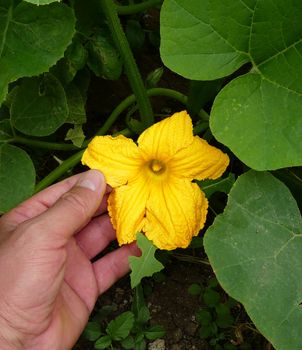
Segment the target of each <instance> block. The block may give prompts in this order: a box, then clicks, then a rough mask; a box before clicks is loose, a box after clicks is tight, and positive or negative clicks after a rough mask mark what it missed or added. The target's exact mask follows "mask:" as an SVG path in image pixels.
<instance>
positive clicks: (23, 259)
mask: <svg viewBox="0 0 302 350" xmlns="http://www.w3.org/2000/svg"><path fill="white" fill-rule="evenodd" d="M107 196H108V193H106V184H105V180H104V177H103V176H102V174H101V173H100V172H98V171H96V170H90V171H87V172H86V173H83V174H79V175H76V176H73V177H71V178H68V179H66V180H64V181H62V182H60V183H58V184H55V185H53V186H51V187H49V188H48V189H46V190H44V191H42V192H40V193H38V194H37V195H35V196H33V197H32V198H30V199H28V200H27V201H25V202H24V203H22V204H21V205H19V206H18V207H16V208H15V209H13V210H11V211H10V212H9V213H7V214H5V215H3V216H2V217H1V218H0V348H1V350H12V349H13V350H17V349H22V350H27V349H30V350H35V349H39V350H66V349H70V348H71V347H72V346H73V345H74V343H75V342H76V340H77V339H78V337H79V336H80V334H81V332H82V330H83V329H84V327H85V325H86V323H87V321H88V317H89V314H90V312H91V311H92V309H93V307H94V304H95V302H96V299H97V297H98V296H99V295H100V294H102V293H103V292H104V291H105V290H106V289H108V288H109V287H110V286H111V285H112V284H113V283H114V282H115V281H116V280H117V279H118V278H120V277H122V276H123V275H124V274H126V273H127V272H128V269H129V265H128V256H129V255H138V254H139V250H138V248H137V247H136V245H134V244H132V245H127V246H123V247H121V248H119V249H117V250H116V251H114V252H111V253H109V254H107V255H105V256H104V257H103V258H101V259H99V260H97V261H96V262H94V263H91V262H90V259H92V258H93V257H95V256H96V255H97V254H98V253H100V252H101V251H102V250H103V249H104V248H105V247H106V246H107V245H108V244H109V243H110V242H111V241H112V240H114V239H115V232H114V230H113V228H112V226H111V223H110V221H109V217H108V215H107V214H104V213H105V212H106V207H107ZM101 214H103V215H101Z"/></svg>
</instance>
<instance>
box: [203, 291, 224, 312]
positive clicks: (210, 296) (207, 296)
mask: <svg viewBox="0 0 302 350" xmlns="http://www.w3.org/2000/svg"><path fill="white" fill-rule="evenodd" d="M203 301H204V302H205V304H206V305H208V306H209V307H214V306H216V305H217V304H218V303H219V302H220V294H219V293H218V292H216V291H215V290H213V289H212V288H206V289H205V292H204V293H203Z"/></svg>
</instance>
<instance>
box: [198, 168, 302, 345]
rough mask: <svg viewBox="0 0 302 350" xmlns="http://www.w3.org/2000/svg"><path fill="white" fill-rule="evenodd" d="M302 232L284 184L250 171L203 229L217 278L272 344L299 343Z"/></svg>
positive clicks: (291, 198) (294, 206) (300, 341)
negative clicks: (212, 220) (220, 210)
mask: <svg viewBox="0 0 302 350" xmlns="http://www.w3.org/2000/svg"><path fill="white" fill-rule="evenodd" d="M301 232H302V220H301V215H300V213H299V209H298V207H297V204H296V202H295V200H294V199H293V197H292V195H291V193H290V192H289V190H288V188H287V187H286V186H285V185H284V184H283V183H281V182H280V181H279V180H277V179H276V178H274V177H273V176H272V175H271V174H269V173H259V172H254V171H250V172H248V173H246V174H244V175H242V176H240V177H239V179H238V180H237V181H236V183H235V185H234V186H233V188H232V190H231V192H230V194H229V200H228V204H227V207H226V209H225V212H224V213H223V214H221V215H219V216H217V217H216V219H215V221H214V224H213V226H212V227H210V228H209V229H208V231H207V233H206V235H205V240H204V243H205V249H206V253H207V255H208V257H209V260H210V263H211V265H212V267H213V270H214V272H215V274H216V276H217V279H218V281H219V283H220V284H221V285H222V287H223V288H224V289H225V290H226V291H227V293H228V294H229V295H231V296H232V297H234V298H235V299H237V300H239V301H240V302H241V303H242V304H243V305H244V307H245V309H246V311H247V313H248V314H249V316H250V317H251V319H252V321H253V322H254V323H255V325H256V327H257V328H258V329H259V330H260V332H261V333H262V334H263V335H264V336H265V337H267V338H268V339H269V341H270V342H271V343H272V344H273V346H274V347H275V348H276V349H285V350H286V349H290V350H299V349H301V344H302V334H301V332H300V328H301V327H300V325H301V322H302V313H301V301H302V284H301V278H300V276H301V274H302V255H301V250H302V239H301V238H302V235H301Z"/></svg>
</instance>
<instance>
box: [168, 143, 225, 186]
mask: <svg viewBox="0 0 302 350" xmlns="http://www.w3.org/2000/svg"><path fill="white" fill-rule="evenodd" d="M229 161H230V160H229V157H228V156H227V154H225V153H223V152H222V151H220V150H219V149H218V148H216V147H213V146H210V145H209V144H208V143H207V141H205V140H203V139H201V138H200V137H199V136H195V137H194V140H193V142H192V144H191V145H190V146H188V147H186V148H183V149H181V150H180V151H178V152H177V153H176V154H175V155H174V157H173V158H172V159H171V160H170V161H169V163H168V165H167V167H168V168H169V171H171V173H172V174H173V175H174V176H177V177H181V178H187V179H189V180H193V179H196V180H204V179H217V178H218V177H219V176H221V175H222V174H223V173H224V171H225V169H226V168H227V166H228V165H229Z"/></svg>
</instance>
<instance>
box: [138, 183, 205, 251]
mask: <svg viewBox="0 0 302 350" xmlns="http://www.w3.org/2000/svg"><path fill="white" fill-rule="evenodd" d="M146 209H147V210H146V220H145V225H144V228H143V231H144V232H145V234H146V236H147V238H148V239H150V240H151V241H153V243H154V244H155V245H156V246H157V247H158V248H160V249H167V250H172V249H175V248H186V247H187V246H188V245H189V244H190V242H191V239H192V237H193V236H196V235H198V233H199V230H200V229H201V228H202V227H203V226H204V223H205V220H206V215H207V209H208V201H207V199H206V198H205V196H204V193H203V192H201V190H200V189H199V187H198V186H197V184H192V183H191V182H189V181H187V180H183V179H177V178H173V181H172V179H171V181H169V182H167V183H162V185H161V186H158V187H157V188H156V189H152V192H151V194H150V197H149V199H148V201H147V208H146Z"/></svg>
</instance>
